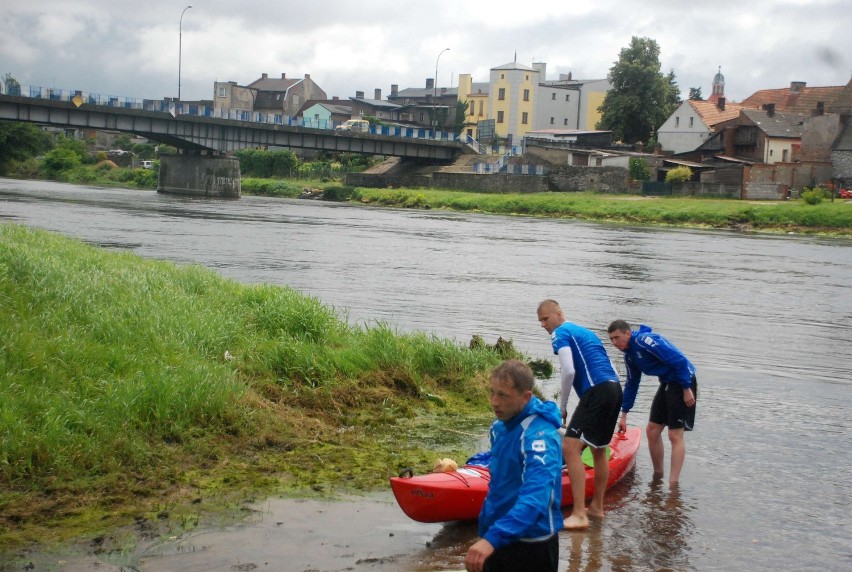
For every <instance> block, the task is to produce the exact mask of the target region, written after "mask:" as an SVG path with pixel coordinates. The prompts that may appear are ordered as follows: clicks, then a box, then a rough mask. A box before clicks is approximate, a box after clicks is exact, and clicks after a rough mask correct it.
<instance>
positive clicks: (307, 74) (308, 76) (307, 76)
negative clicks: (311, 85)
mask: <svg viewBox="0 0 852 572" xmlns="http://www.w3.org/2000/svg"><path fill="white" fill-rule="evenodd" d="M281 76H282V77H281V79H284V77H283V76H284V74H283V73H282V74H281ZM305 79H311V74H309V73H306V74H305Z"/></svg>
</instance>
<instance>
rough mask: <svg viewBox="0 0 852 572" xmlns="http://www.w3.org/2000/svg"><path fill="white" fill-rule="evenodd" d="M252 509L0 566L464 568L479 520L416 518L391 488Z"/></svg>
mask: <svg viewBox="0 0 852 572" xmlns="http://www.w3.org/2000/svg"><path fill="white" fill-rule="evenodd" d="M251 508H252V510H253V512H252V513H251V514H252V516H250V517H249V518H248V519H247V520H245V521H244V522H242V523H240V524H236V525H232V526H229V527H227V528H222V529H218V530H195V531H193V532H191V533H188V534H186V535H184V536H181V537H178V538H170V539H159V540H157V541H153V542H152V541H149V542H141V543H140V544H139V546H138V547H137V549H136V551H134V553H133V554H121V555H118V554H112V555H97V554H94V553H91V552H92V549H91V548H90V549H89V550H88V551H89V552H90V553H89V554H81V553H80V552H79V551H76V554H70V555H69V554H61V553H57V554H50V555H47V554H40V555H32V556H31V557H29V558H26V559H24V560H22V561H18V562H16V563H14V564H12V566H9V567H6V566H2V560H0V570H61V571H63V572H91V571H95V570H97V571H98V572H120V571H131V570H138V571H146V572H147V571H158V572H161V571H162V572H173V571H174V572H177V571H181V572H211V571H234V570H236V571H251V570H270V571H272V570H276V571H277V570H280V571H299V572H302V571H311V572H314V571H316V572H320V571H322V572H332V571H343V570H371V571H399V570H412V571H432V570H460V569H463V568H464V563H463V560H464V553H465V551H466V550H467V547H468V546H469V544H470V541H471V540H472V539H473V538H474V537H475V535H476V526H475V523H454V524H448V525H442V524H423V523H418V522H414V521H412V520H411V519H409V518H408V517H407V516H405V514H404V513H403V512H402V510H401V509H400V508H399V507H398V506H397V505H396V503H395V502H394V501H393V498H392V496H391V495H390V494H389V493H388V494H377V495H370V496H367V497H354V498H353V497H349V498H346V499H343V500H340V501H320V500H302V499H267V500H265V501H263V502H262V503H258V504H255V505H251ZM30 563H32V564H30ZM7 565H8V563H7ZM27 566H32V567H27Z"/></svg>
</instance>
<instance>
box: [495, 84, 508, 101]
mask: <svg viewBox="0 0 852 572" xmlns="http://www.w3.org/2000/svg"><path fill="white" fill-rule="evenodd" d="M497 99H499V100H500V101H503V100H505V99H506V88H505V87H501V88H500V89H499V90H498V91H497Z"/></svg>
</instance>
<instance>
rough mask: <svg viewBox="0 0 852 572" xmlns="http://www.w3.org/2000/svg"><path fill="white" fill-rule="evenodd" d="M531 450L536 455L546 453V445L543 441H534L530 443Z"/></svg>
mask: <svg viewBox="0 0 852 572" xmlns="http://www.w3.org/2000/svg"><path fill="white" fill-rule="evenodd" d="M532 450H533V451H535V452H536V453H541V452H544V451H547V443H545V442H544V439H536V440H535V441H533V442H532Z"/></svg>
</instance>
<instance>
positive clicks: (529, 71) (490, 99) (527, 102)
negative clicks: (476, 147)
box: [457, 62, 539, 142]
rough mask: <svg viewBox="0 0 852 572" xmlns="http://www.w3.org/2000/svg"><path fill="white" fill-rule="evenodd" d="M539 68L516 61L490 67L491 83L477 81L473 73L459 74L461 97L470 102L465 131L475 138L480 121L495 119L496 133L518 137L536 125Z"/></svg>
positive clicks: (479, 134)
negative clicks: (472, 76) (472, 75)
mask: <svg viewBox="0 0 852 572" xmlns="http://www.w3.org/2000/svg"><path fill="white" fill-rule="evenodd" d="M538 82H539V70H537V69H534V68H530V67H527V66H525V65H522V64H519V63H517V62H512V63H508V64H505V65H502V66H498V67H496V68H492V69H491V74H490V78H489V81H488V83H476V82H474V81H473V79H472V78H471V76H470V74H459V87H458V95H457V97H458V100H459V101H467V102H468V111H467V123H468V125H466V126H465V132H466V133H467V134H468V135H470V136H471V137H473V138H474V139H477V140H479V139H481V138H482V137H483V136H486V137H487V136H488V135H490V134H487V133H480V129H479V126H478V125H477V124H479V122H481V121H484V120H489V119H491V120H493V121H494V134H493V135H494V136H495V137H497V138H500V139H503V140H505V139H512V141H514V142H517V141H519V140H520V139H521V138H522V137H523V136H524V134H525V133H526V132H527V131H531V130H532V129H533V120H534V111H535V94H536V87H537V86H538Z"/></svg>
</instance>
